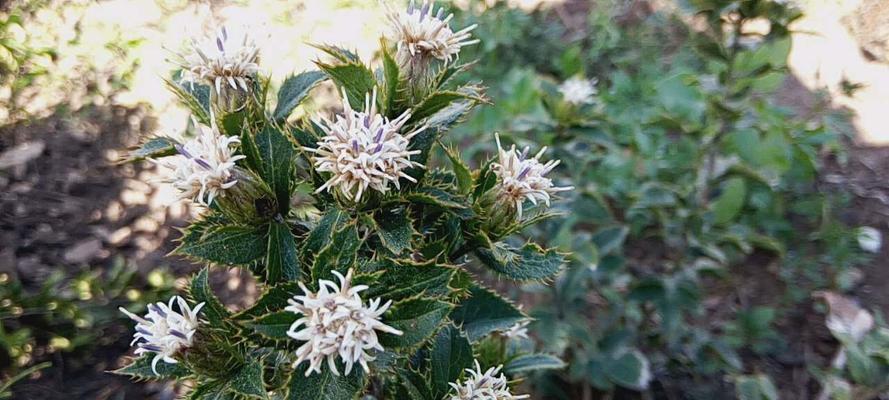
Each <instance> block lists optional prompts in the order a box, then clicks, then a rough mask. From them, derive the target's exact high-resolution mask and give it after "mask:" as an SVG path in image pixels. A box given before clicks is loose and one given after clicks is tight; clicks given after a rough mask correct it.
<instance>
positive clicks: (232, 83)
mask: <svg viewBox="0 0 889 400" xmlns="http://www.w3.org/2000/svg"><path fill="white" fill-rule="evenodd" d="M191 49H192V52H191V53H183V54H179V56H178V60H177V61H176V62H177V63H178V64H179V65H180V66H181V67H182V69H183V79H184V80H185V81H189V82H192V83H203V84H206V85H208V86H210V87H212V88H214V89H215V90H216V93H217V94H221V93H223V92H224V91H225V90H234V91H239V90H243V91H245V92H247V91H250V86H249V85H248V83H250V82H251V80H252V79H253V77H254V76H255V75H256V73H257V72H259V47H258V46H257V45H256V43H255V42H254V41H253V38H252V37H251V36H250V33H249V32H248V30H247V28H246V27H244V28H241V29H236V30H233V31H230V30H229V29H227V28H226V27H224V26H223V27H221V28H219V30H217V31H216V33H215V35H210V36H206V37H203V38H201V39H193V40H192V42H191Z"/></svg>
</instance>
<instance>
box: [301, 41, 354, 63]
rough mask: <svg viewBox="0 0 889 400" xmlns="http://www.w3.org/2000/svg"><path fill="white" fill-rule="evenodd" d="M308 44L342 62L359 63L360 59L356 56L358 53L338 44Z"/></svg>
mask: <svg viewBox="0 0 889 400" xmlns="http://www.w3.org/2000/svg"><path fill="white" fill-rule="evenodd" d="M310 46H312V47H314V48H316V49H318V50H321V51H323V52H325V53H327V54H328V55H330V56H331V57H333V58H335V59H336V60H337V61H340V62H343V63H360V62H361V59H360V58H358V55H357V54H355V52H353V51H350V50H347V49H344V48H342V47H339V46H334V45H330V44H310Z"/></svg>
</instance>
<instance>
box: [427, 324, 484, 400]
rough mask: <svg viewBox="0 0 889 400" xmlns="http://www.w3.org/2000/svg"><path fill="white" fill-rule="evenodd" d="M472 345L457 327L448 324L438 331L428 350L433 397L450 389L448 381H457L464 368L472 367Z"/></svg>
mask: <svg viewBox="0 0 889 400" xmlns="http://www.w3.org/2000/svg"><path fill="white" fill-rule="evenodd" d="M474 359H475V357H474V356H473V355H472V345H470V344H469V339H467V338H466V336H464V335H463V334H462V333H461V332H460V330H459V329H457V327H455V326H453V325H448V326H447V327H445V328H444V329H442V330H441V331H439V332H438V335H436V336H435V339H434V340H433V341H432V346H431V349H430V350H429V364H430V365H429V367H430V368H429V370H430V372H431V378H432V379H431V380H432V390H433V393H434V398H436V399H440V398H442V397H443V396H444V395H445V394H447V393H448V391H450V386H449V385H448V383H449V382H457V380H458V379H459V378H460V374H462V373H463V370H464V369H466V368H471V367H472V360H474Z"/></svg>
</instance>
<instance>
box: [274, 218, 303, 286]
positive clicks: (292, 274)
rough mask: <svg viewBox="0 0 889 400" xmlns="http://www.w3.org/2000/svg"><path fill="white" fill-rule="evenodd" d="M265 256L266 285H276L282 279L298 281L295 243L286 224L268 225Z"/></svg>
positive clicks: (275, 223) (297, 260)
mask: <svg viewBox="0 0 889 400" xmlns="http://www.w3.org/2000/svg"><path fill="white" fill-rule="evenodd" d="M267 254H268V256H267V257H266V258H267V261H266V283H277V282H279V281H281V280H282V279H286V280H296V279H299V259H298V258H297V256H296V242H295V241H294V239H293V234H292V233H291V232H290V227H288V226H287V224H286V223H283V222H277V221H275V222H272V223H270V224H269V247H268V252H267Z"/></svg>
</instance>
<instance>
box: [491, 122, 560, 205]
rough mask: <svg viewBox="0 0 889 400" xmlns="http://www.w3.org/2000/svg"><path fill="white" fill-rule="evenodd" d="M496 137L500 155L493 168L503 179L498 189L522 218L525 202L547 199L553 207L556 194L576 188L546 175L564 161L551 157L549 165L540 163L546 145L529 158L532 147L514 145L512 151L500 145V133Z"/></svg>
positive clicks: (499, 182)
mask: <svg viewBox="0 0 889 400" xmlns="http://www.w3.org/2000/svg"><path fill="white" fill-rule="evenodd" d="M494 137H495V139H496V141H497V150H498V157H497V162H496V163H493V164H492V167H493V170H494V173H495V174H497V177H498V178H499V179H498V182H497V186H496V188H495V189H496V190H497V191H498V196H499V198H500V199H501V200H502V201H504V202H505V203H506V204H507V205H510V206H512V207H514V208H515V210H516V211H517V213H518V218H519V219H522V211H523V207H522V205H523V203H524V202H525V201H526V200H527V201H530V202H531V203H533V204H535V205H536V204H538V202H539V201H543V202H544V203H545V204H546V205H547V206H549V205H550V198H551V197H552V195H553V194H555V193H558V192H564V191H567V190H572V189H574V187H572V186H562V187H558V186H555V185H553V181H552V180H550V179H549V178H547V177H546V174H548V173H549V172H550V171H552V170H553V168H555V167H556V166H558V165H559V163H560V161H559V160H550V161H548V162H547V163H546V164H543V163H541V162H540V156H541V155H543V153H544V152H545V151H546V147H544V148H543V149H541V150H540V151H539V152H537V154H536V155H535V156H534V157H531V158H528V151H529V148H528V147H525V148H524V149H523V150H522V151H519V150H518V149H516V147H515V145H512V147H511V148H510V149H509V150H505V149H504V148H503V146H502V145H501V144H500V135H499V134H495V135H494Z"/></svg>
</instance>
